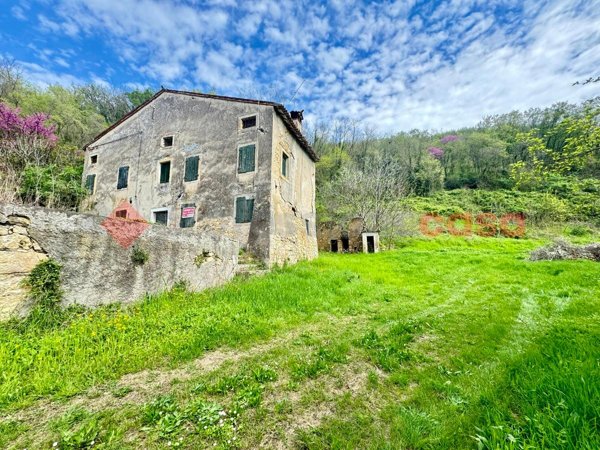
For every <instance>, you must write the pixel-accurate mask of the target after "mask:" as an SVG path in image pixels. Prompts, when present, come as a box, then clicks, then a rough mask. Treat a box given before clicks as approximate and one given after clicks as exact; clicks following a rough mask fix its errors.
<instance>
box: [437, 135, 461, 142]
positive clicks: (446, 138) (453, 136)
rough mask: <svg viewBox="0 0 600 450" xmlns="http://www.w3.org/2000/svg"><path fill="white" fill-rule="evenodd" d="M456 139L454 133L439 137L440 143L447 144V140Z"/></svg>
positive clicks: (452, 140)
mask: <svg viewBox="0 0 600 450" xmlns="http://www.w3.org/2000/svg"><path fill="white" fill-rule="evenodd" d="M454 141H458V136H457V135H456V134H449V135H447V136H443V137H442V138H440V142H441V143H442V144H447V143H448V142H454Z"/></svg>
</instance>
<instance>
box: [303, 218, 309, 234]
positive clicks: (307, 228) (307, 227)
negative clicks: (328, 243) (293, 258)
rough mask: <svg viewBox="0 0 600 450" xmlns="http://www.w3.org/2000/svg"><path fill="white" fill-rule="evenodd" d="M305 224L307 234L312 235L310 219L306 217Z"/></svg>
mask: <svg viewBox="0 0 600 450" xmlns="http://www.w3.org/2000/svg"><path fill="white" fill-rule="evenodd" d="M304 224H305V225H306V235H307V236H310V220H308V219H304Z"/></svg>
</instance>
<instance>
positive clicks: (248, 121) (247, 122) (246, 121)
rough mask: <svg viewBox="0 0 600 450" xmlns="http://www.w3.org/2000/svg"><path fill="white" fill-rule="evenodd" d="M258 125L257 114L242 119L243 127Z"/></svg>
mask: <svg viewBox="0 0 600 450" xmlns="http://www.w3.org/2000/svg"><path fill="white" fill-rule="evenodd" d="M255 126H256V116H251V117H244V118H243V119H242V128H252V127H255Z"/></svg>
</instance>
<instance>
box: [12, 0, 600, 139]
mask: <svg viewBox="0 0 600 450" xmlns="http://www.w3.org/2000/svg"><path fill="white" fill-rule="evenodd" d="M56 3H57V6H56V8H55V11H56V14H55V15H49V14H48V15H43V14H40V15H38V23H39V27H40V29H41V30H42V31H45V32H47V33H51V34H53V35H56V34H58V33H63V34H65V35H67V36H71V37H72V39H73V40H82V39H86V38H91V37H96V38H98V36H100V37H101V38H102V39H103V41H104V42H106V43H107V44H108V45H109V46H111V47H112V48H113V49H114V52H115V54H116V56H117V57H118V58H119V59H120V61H121V63H122V64H123V65H125V66H126V67H129V68H131V70H132V71H134V72H137V73H139V74H140V79H132V80H129V81H128V83H127V85H129V86H138V85H140V86H141V85H147V84H153V85H159V84H161V83H168V85H169V87H185V88H190V87H193V88H208V87H210V88H215V89H217V92H218V93H221V94H229V95H236V94H238V93H239V92H240V91H244V90H245V91H249V90H250V89H254V90H255V91H256V92H266V91H267V89H268V88H269V87H272V86H278V87H280V86H282V87H283V89H284V90H287V92H284V93H283V95H282V97H283V98H290V97H291V96H292V95H293V93H294V92H295V90H296V89H297V87H298V86H299V85H300V84H301V83H303V84H302V87H301V89H300V91H299V92H298V95H297V97H296V99H295V103H296V105H297V106H298V107H300V108H304V109H305V110H306V117H307V118H309V119H310V118H311V117H319V118H320V119H331V118H336V117H340V116H351V117H352V118H354V119H359V120H362V121H364V122H365V123H366V124H368V125H371V126H373V127H374V128H376V129H377V130H378V131H380V132H382V133H385V132H392V131H399V130H409V129H412V128H417V127H418V128H430V129H432V128H433V129H451V128H456V127H460V126H467V125H473V124H475V123H477V121H478V120H479V119H480V118H481V117H482V116H483V115H486V114H492V113H501V112H508V111H511V110H514V109H525V108H528V107H532V106H546V105H550V104H552V103H554V102H557V101H565V100H569V101H581V100H583V99H585V98H589V97H591V96H594V95H600V83H597V84H593V85H587V86H572V83H573V82H574V81H576V80H581V79H585V78H587V77H589V76H592V75H594V76H598V75H600V73H598V67H600V28H599V27H598V23H600V9H598V8H597V5H594V3H595V2H587V3H586V2H568V1H567V2H565V1H561V0H543V1H538V0H526V1H519V0H451V1H448V2H443V3H441V4H437V5H436V4H434V3H426V4H423V3H422V2H421V3H420V4H419V5H418V6H415V1H410V2H408V1H397V2H394V3H385V4H384V3H373V2H359V1H334V2H331V3H330V4H329V5H328V6H325V5H324V4H320V3H319V2H310V3H303V2H281V1H277V0H255V1H253V2H246V3H244V2H242V3H240V2H234V1H233V0H230V1H229V2H227V3H224V2H219V1H216V0H215V1H210V2H208V3H207V2H204V3H203V4H202V6H198V5H199V4H200V2H196V1H194V0H178V1H168V0H85V1H84V0H57V2H56ZM413 6H414V7H415V8H418V10H416V11H415V10H414V9H412V8H413ZM499 10H502V11H504V13H503V14H502V15H501V16H497V15H496V14H497V11H499ZM12 13H13V15H14V14H15V12H14V11H12ZM37 57H38V60H39V61H53V63H54V64H58V65H62V66H64V67H66V66H65V64H69V61H73V59H74V58H75V57H76V56H75V55H68V56H67V55H63V54H60V53H58V52H57V54H48V55H46V54H44V53H42V52H38V53H37ZM29 69H30V71H31V72H32V73H34V74H37V75H36V76H37V77H38V79H39V77H40V76H41V75H40V74H41V73H42V69H43V68H42V67H40V66H38V67H37V69H35V68H33V67H30V68H29ZM34 69H35V70H34ZM109 75H110V74H109V73H108V72H105V75H104V76H105V77H107V76H109ZM59 78H60V77H59ZM303 80H304V82H303ZM62 81H63V82H64V81H69V78H68V76H63V78H62ZM278 89H279V88H278ZM302 103H304V104H302Z"/></svg>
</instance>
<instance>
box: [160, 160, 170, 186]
mask: <svg viewBox="0 0 600 450" xmlns="http://www.w3.org/2000/svg"><path fill="white" fill-rule="evenodd" d="M170 177H171V161H165V162H161V163H160V182H161V183H168V182H169V179H170Z"/></svg>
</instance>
